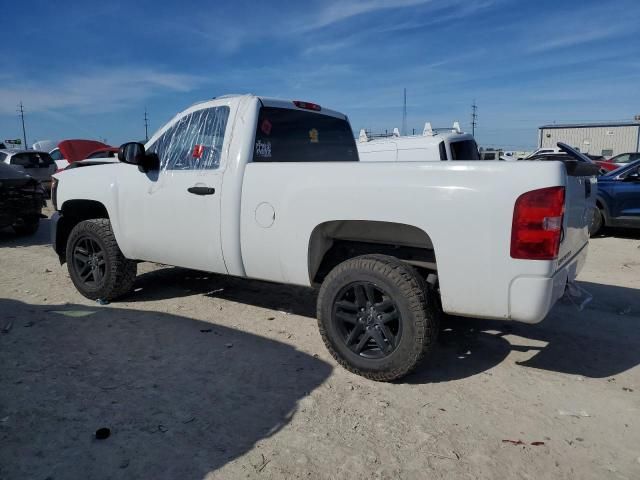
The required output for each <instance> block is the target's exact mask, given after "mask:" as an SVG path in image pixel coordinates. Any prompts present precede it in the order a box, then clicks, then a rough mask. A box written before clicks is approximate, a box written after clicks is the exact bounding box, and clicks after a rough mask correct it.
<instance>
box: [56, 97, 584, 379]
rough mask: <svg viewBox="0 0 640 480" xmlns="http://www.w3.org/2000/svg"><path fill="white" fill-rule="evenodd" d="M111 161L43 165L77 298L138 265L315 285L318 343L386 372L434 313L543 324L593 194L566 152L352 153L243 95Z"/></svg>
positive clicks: (341, 134) (209, 106)
mask: <svg viewBox="0 0 640 480" xmlns="http://www.w3.org/2000/svg"><path fill="white" fill-rule="evenodd" d="M119 159H120V162H119V163H111V164H109V163H107V164H103V165H94V166H91V167H87V168H76V169H71V170H67V171H64V172H62V173H60V174H57V175H56V176H55V181H54V187H53V202H54V205H55V208H56V213H55V214H54V216H53V217H52V221H51V225H52V241H53V247H54V249H55V251H56V252H57V254H58V256H59V258H60V260H61V262H65V261H66V262H67V264H68V269H69V274H70V276H71V279H72V281H73V283H74V285H75V286H76V288H77V289H78V291H79V292H80V293H81V294H82V295H84V296H85V297H88V298H90V299H105V300H112V299H115V298H117V297H119V296H122V295H125V294H126V293H127V292H128V291H129V290H130V289H131V288H132V285H133V284H134V281H135V276H136V266H137V262H139V261H150V262H158V263H163V264H169V265H176V266H180V267H187V268H193V269H198V270H204V271H208V272H217V273H221V274H228V275H235V276H239V277H251V278H257V279H265V280H269V281H273V282H281V283H287V284H295V285H305V286H319V287H320V288H319V294H318V324H319V327H320V332H321V334H322V337H323V339H324V341H325V344H326V345H327V347H328V349H329V350H330V351H331V353H332V354H333V356H334V357H335V358H336V359H337V361H338V362H339V363H340V364H342V365H343V366H345V367H346V368H347V369H349V370H350V371H352V372H355V373H358V374H360V375H363V376H365V377H368V378H371V379H375V380H381V381H388V380H393V379H396V378H399V377H401V376H403V375H405V374H406V373H407V372H409V371H410V370H411V369H413V368H414V367H415V366H416V364H417V363H418V361H419V360H420V359H421V358H422V356H423V355H424V354H425V353H426V352H427V351H428V350H429V348H430V347H431V346H432V345H433V343H434V340H435V338H436V335H437V332H438V318H439V315H440V312H442V311H444V312H446V313H451V314H456V315H464V316H472V317H484V318H495V319H503V320H515V321H520V322H527V323H536V322H539V321H541V320H542V319H543V318H544V317H545V316H546V315H547V313H548V312H549V310H550V309H551V307H552V306H553V304H554V302H555V301H556V300H557V299H558V298H559V297H561V296H562V295H563V293H564V292H565V289H566V287H567V285H568V284H569V283H570V282H572V281H573V280H574V278H575V277H576V275H577V273H578V272H579V271H580V269H581V267H582V265H583V264H584V261H585V258H586V255H587V242H588V238H589V233H588V225H589V223H590V220H591V215H592V208H593V204H594V198H595V193H596V191H595V190H596V189H595V188H594V187H595V177H594V176H592V174H591V171H590V170H589V169H588V168H587V169H585V168H583V166H580V165H578V166H576V165H574V164H572V162H567V163H561V162H518V163H507V162H478V161H470V162H464V161H458V162H407V163H405V162H374V163H365V162H359V161H358V155H357V150H356V145H355V140H354V138H353V133H352V130H351V127H350V126H349V122H348V120H347V118H346V116H344V115H342V114H340V113H338V112H334V111H331V110H327V109H325V108H322V107H320V106H319V105H316V104H312V103H308V102H299V101H293V102H292V101H283V100H274V99H269V98H262V97H257V96H253V95H242V96H228V97H220V98H216V99H213V100H209V101H205V102H202V103H198V104H196V105H193V106H192V107H190V108H188V109H187V110H185V111H183V112H182V113H180V114H178V115H176V116H175V117H174V118H173V119H172V120H171V121H170V122H168V123H167V124H166V125H165V126H164V127H162V128H161V129H160V130H159V131H158V132H157V133H156V134H155V135H154V136H153V137H152V138H151V139H150V140H149V142H148V143H147V144H146V145H142V144H139V143H127V144H124V145H123V146H122V147H121V149H120V153H119Z"/></svg>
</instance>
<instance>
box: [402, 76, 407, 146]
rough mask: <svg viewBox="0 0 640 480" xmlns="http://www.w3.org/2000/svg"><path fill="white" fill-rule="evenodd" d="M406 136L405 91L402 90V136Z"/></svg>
mask: <svg viewBox="0 0 640 480" xmlns="http://www.w3.org/2000/svg"><path fill="white" fill-rule="evenodd" d="M406 134H407V89H406V88H405V89H404V103H403V104H402V135H406Z"/></svg>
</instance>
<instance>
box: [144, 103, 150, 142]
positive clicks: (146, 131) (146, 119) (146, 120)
mask: <svg viewBox="0 0 640 480" xmlns="http://www.w3.org/2000/svg"><path fill="white" fill-rule="evenodd" d="M144 141H145V142H148V141H149V117H148V116H147V107H144Z"/></svg>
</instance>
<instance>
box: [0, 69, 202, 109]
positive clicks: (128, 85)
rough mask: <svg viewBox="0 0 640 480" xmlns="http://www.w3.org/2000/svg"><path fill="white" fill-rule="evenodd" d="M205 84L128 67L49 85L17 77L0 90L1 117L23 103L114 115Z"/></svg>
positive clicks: (64, 78) (31, 106)
mask: <svg viewBox="0 0 640 480" xmlns="http://www.w3.org/2000/svg"><path fill="white" fill-rule="evenodd" d="M202 81H203V79H202V78H200V77H196V76H193V75H184V74H180V73H172V72H165V71H160V70H155V69H152V68H126V67H120V68H112V69H101V70H97V69H96V70H91V71H89V72H88V73H86V74H84V75H70V76H61V77H58V78H55V79H53V80H50V79H48V80H46V81H45V80H40V79H37V78H36V77H34V78H32V79H20V78H17V77H15V76H14V77H13V79H9V80H8V81H3V85H1V86H0V114H11V115H14V114H15V108H16V105H17V104H18V103H19V102H20V101H22V102H23V103H24V105H25V108H26V109H27V110H28V111H30V112H42V111H56V110H62V109H72V110H77V111H81V112H89V111H90V112H107V111H114V110H118V109H120V108H123V107H126V106H128V105H130V104H139V103H140V101H141V100H144V99H146V98H149V97H151V96H154V95H157V94H159V93H162V92H166V91H174V92H187V91H190V90H192V89H193V88H195V87H196V86H198V85H199V84H201V83H202Z"/></svg>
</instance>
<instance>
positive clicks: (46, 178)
mask: <svg viewBox="0 0 640 480" xmlns="http://www.w3.org/2000/svg"><path fill="white" fill-rule="evenodd" d="M0 162H2V163H6V164H9V165H12V166H14V167H15V168H17V169H18V170H21V171H23V172H25V173H26V174H28V175H30V176H31V177H33V178H35V179H36V180H38V181H39V182H40V183H42V186H43V187H44V188H45V190H46V191H47V192H50V191H51V175H53V174H54V173H55V171H56V162H54V161H53V159H52V158H51V155H49V154H48V153H47V152H39V151H37V150H8V149H5V150H0Z"/></svg>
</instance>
